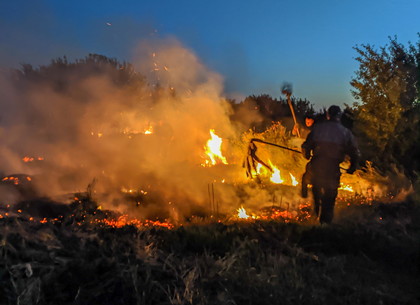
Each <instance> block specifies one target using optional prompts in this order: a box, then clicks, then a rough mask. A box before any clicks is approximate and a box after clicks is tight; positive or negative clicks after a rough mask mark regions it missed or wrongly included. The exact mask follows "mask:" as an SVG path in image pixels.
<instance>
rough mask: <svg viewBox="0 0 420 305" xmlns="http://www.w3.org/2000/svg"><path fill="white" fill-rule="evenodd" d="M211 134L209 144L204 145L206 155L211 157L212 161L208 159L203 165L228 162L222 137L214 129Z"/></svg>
mask: <svg viewBox="0 0 420 305" xmlns="http://www.w3.org/2000/svg"><path fill="white" fill-rule="evenodd" d="M210 136H211V138H210V140H208V141H207V144H206V146H205V147H204V149H205V152H206V155H207V156H208V157H209V158H210V161H209V160H206V162H205V164H202V165H203V166H212V165H216V164H217V163H223V164H228V162H227V161H226V158H225V157H224V156H223V154H222V151H221V147H222V138H220V137H218V136H217V135H216V134H215V133H214V129H210Z"/></svg>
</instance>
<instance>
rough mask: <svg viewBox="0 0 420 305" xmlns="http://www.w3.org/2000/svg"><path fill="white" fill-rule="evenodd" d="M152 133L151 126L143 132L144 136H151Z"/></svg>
mask: <svg viewBox="0 0 420 305" xmlns="http://www.w3.org/2000/svg"><path fill="white" fill-rule="evenodd" d="M152 133H153V126H149V128H147V129H146V130H145V131H144V134H152Z"/></svg>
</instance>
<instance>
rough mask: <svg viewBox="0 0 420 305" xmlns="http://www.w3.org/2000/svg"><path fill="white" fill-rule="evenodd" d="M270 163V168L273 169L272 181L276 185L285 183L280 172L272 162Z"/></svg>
mask: <svg viewBox="0 0 420 305" xmlns="http://www.w3.org/2000/svg"><path fill="white" fill-rule="evenodd" d="M269 163H270V167H271V168H272V169H273V173H272V174H271V177H270V181H271V182H273V183H276V184H280V183H283V182H284V180H283V178H282V177H281V174H280V170H279V169H278V168H277V167H275V166H274V165H273V163H271V161H269Z"/></svg>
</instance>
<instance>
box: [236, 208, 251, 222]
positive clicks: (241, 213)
mask: <svg viewBox="0 0 420 305" xmlns="http://www.w3.org/2000/svg"><path fill="white" fill-rule="evenodd" d="M249 217H250V216H249V215H248V214H247V213H246V211H245V209H244V208H243V207H242V206H241V207H240V208H239V209H238V218H241V219H248V218H249Z"/></svg>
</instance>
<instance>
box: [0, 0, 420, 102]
mask: <svg viewBox="0 0 420 305" xmlns="http://www.w3.org/2000/svg"><path fill="white" fill-rule="evenodd" d="M419 16H420V1H419V0H363V1H362V0H352V1H343V0H341V1H340V0H320V1H313V0H294V1H284V0H277V1H274V0H273V1H271V0H259V1H243V0H242V1H237V0H234V1H228V0H224V1H219V0H212V1H199V0H197V1H186V0H177V1H174V0H172V1H170V0H167V1H159V0H155V1H141V0H137V1H131V0H130V1H110V0H100V1H98V0H88V1H80V0H73V1H58V0H55V1H54V0H39V1H34V0H14V1H11V0H10V1H7V0H1V1H0V68H1V69H3V70H4V69H7V68H10V67H11V68H18V67H20V64H21V63H30V64H32V65H34V66H39V65H42V64H48V63H49V62H50V61H51V59H54V58H58V57H62V56H64V55H65V56H67V57H68V58H69V59H70V60H74V59H77V58H84V57H85V56H86V55H88V54H89V53H97V54H102V55H105V56H108V57H111V58H117V59H118V60H121V61H124V60H125V61H128V62H132V63H133V64H135V63H134V62H133V52H134V49H135V47H136V46H137V45H138V44H139V42H141V41H143V40H144V39H151V38H153V39H160V38H166V37H168V36H171V37H175V38H176V39H178V40H179V41H180V42H181V43H182V44H183V45H184V46H185V47H186V48H188V49H190V50H192V52H194V53H195V54H196V55H197V56H198V57H199V58H200V60H201V61H202V62H203V63H204V64H205V65H206V66H208V67H209V68H210V69H212V70H214V71H216V72H218V73H220V74H221V75H222V76H223V78H224V84H225V94H226V96H228V97H234V98H236V99H237V100H238V101H239V100H240V99H241V98H243V97H245V96H247V95H259V94H265V93H266V94H270V95H271V96H273V97H279V96H280V87H281V84H282V83H283V82H284V81H287V82H290V83H292V84H293V89H294V96H296V97H298V98H306V99H308V100H309V101H311V102H312V103H314V104H315V105H316V106H318V107H322V106H328V105H331V104H333V103H336V104H340V105H342V104H343V103H347V104H352V103H353V101H354V100H353V98H352V96H351V93H350V85H349V82H350V80H351V78H352V77H353V76H354V72H355V71H356V70H357V68H358V63H357V62H356V60H355V57H356V56H357V54H356V51H355V50H354V49H353V47H354V46H356V45H361V44H371V45H374V46H376V47H381V46H385V45H386V44H387V43H388V41H389V38H388V37H389V36H391V37H394V36H397V39H398V41H399V42H401V43H403V44H404V45H407V44H408V42H409V41H411V42H413V43H417V42H418V41H419V38H418V34H417V33H418V32H420V17H419Z"/></svg>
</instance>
